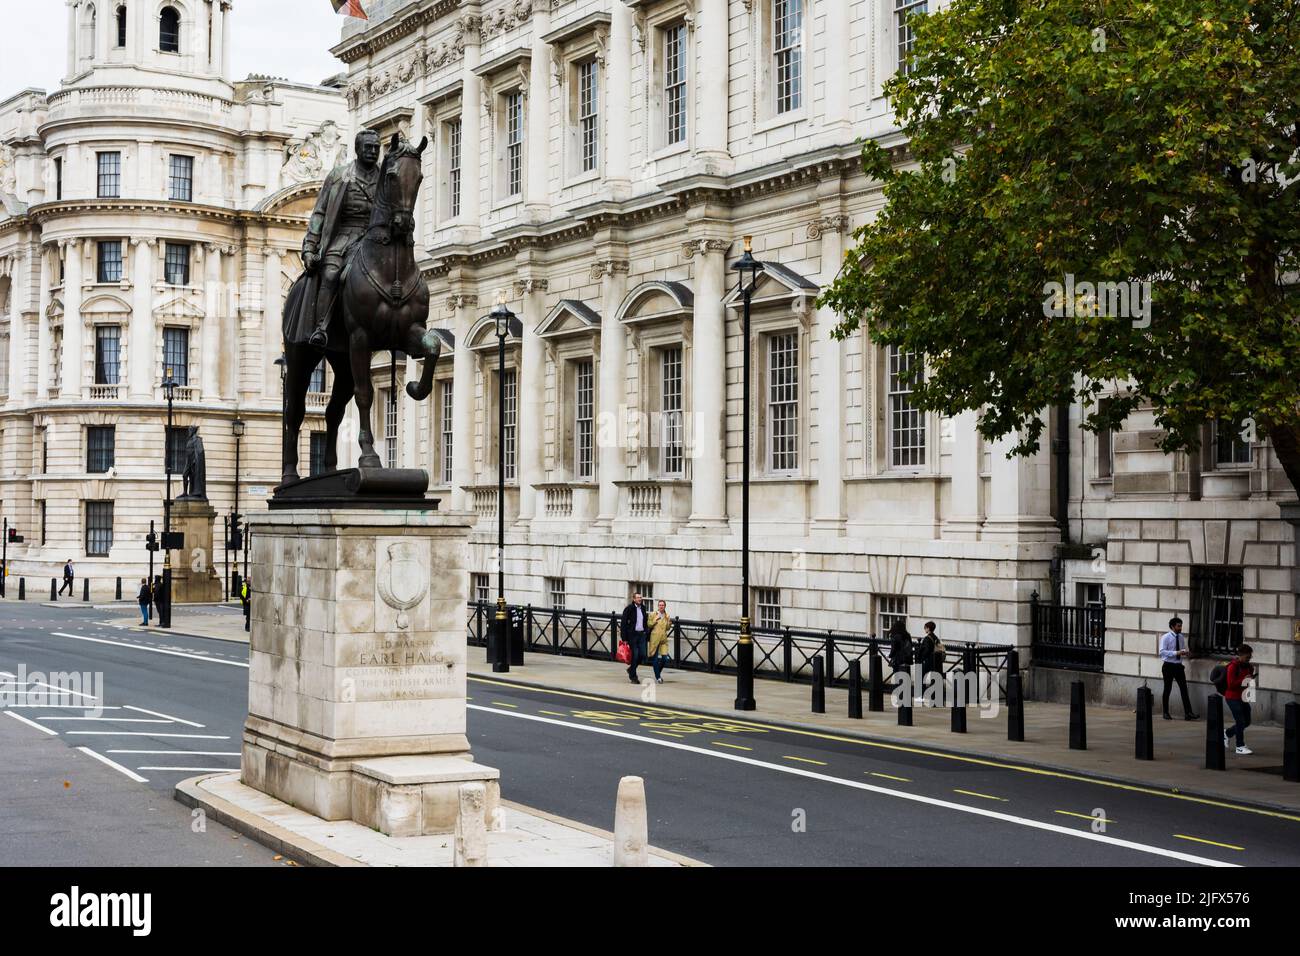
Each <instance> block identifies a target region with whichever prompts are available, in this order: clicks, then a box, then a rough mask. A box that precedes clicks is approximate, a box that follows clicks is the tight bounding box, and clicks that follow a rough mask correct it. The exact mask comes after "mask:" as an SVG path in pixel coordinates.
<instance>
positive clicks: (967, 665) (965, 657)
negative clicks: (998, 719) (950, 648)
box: [961, 644, 980, 707]
mask: <svg viewBox="0 0 1300 956" xmlns="http://www.w3.org/2000/svg"><path fill="white" fill-rule="evenodd" d="M961 671H962V674H974V675H975V700H974V701H973V703H974V704H975V705H976V706H977V707H978V706H979V703H980V682H979V675H980V669H979V664H978V662H977V660H976V657H975V645H974V644H967V645H966V647H965V648H964V649H963V650H962V652H961ZM967 703H968V704H969V703H972V701H967Z"/></svg>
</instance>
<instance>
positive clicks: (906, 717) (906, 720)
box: [898, 694, 912, 727]
mask: <svg viewBox="0 0 1300 956" xmlns="http://www.w3.org/2000/svg"><path fill="white" fill-rule="evenodd" d="M898 726H900V727H911V726H912V695H911V694H904V695H903V702H902V703H901V704H899V705H898Z"/></svg>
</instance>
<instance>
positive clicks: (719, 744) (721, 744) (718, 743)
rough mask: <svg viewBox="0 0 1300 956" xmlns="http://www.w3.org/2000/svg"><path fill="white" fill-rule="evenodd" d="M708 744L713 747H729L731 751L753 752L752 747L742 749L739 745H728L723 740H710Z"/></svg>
mask: <svg viewBox="0 0 1300 956" xmlns="http://www.w3.org/2000/svg"><path fill="white" fill-rule="evenodd" d="M709 743H711V744H713V746H715V747H730V748H731V749H732V750H753V749H754V748H753V747H742V746H740V744H729V743H727V742H726V741H725V740H710V741H709Z"/></svg>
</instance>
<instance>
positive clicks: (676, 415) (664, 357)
mask: <svg viewBox="0 0 1300 956" xmlns="http://www.w3.org/2000/svg"><path fill="white" fill-rule="evenodd" d="M659 369H660V388H661V391H660V394H661V395H662V396H663V403H662V404H663V419H662V428H663V446H664V456H663V464H664V474H666V475H680V474H681V473H682V471H683V468H684V466H685V454H684V453H683V445H684V440H683V434H682V431H683V428H682V350H681V347H680V346H677V347H673V348H667V349H664V350H663V352H662V354H661V358H660V362H659Z"/></svg>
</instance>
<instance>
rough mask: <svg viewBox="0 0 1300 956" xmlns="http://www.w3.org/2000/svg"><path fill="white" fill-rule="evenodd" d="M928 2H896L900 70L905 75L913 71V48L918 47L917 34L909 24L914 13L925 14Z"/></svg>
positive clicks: (895, 15)
mask: <svg viewBox="0 0 1300 956" xmlns="http://www.w3.org/2000/svg"><path fill="white" fill-rule="evenodd" d="M928 6H929V4H928V0H894V28H895V30H896V32H897V35H898V68H899V70H901V71H902V72H903V73H904V74H907V73H910V72H911V71H912V48H913V47H914V46H915V45H916V32H915V30H914V29H913V28H912V26H911V24H910V23H909V22H908V17H910V16H912V15H913V14H914V13H925V12H926V10H927V8H928Z"/></svg>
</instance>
